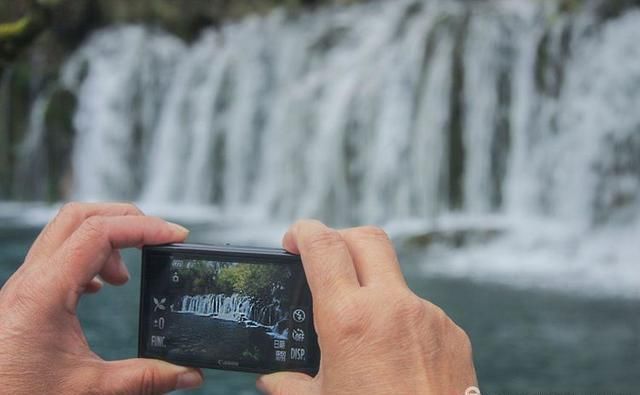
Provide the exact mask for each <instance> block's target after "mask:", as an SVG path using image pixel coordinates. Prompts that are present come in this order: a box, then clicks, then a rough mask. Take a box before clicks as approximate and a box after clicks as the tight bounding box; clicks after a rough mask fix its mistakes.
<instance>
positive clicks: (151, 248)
mask: <svg viewBox="0 0 640 395" xmlns="http://www.w3.org/2000/svg"><path fill="white" fill-rule="evenodd" d="M142 250H143V252H174V253H187V254H224V255H246V256H263V257H277V258H284V259H287V260H289V259H295V260H300V256H298V255H294V254H291V253H289V252H287V251H286V250H284V249H281V248H272V247H252V246H236V245H231V244H225V245H216V244H201V243H172V244H161V245H145V246H143V247H142Z"/></svg>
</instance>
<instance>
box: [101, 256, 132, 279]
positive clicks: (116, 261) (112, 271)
mask: <svg viewBox="0 0 640 395" xmlns="http://www.w3.org/2000/svg"><path fill="white" fill-rule="evenodd" d="M100 277H102V278H103V279H104V281H106V282H108V283H109V284H113V285H122V284H124V283H126V282H127V281H129V278H130V277H131V276H130V275H129V270H128V269H127V266H126V265H125V264H124V261H123V260H122V256H121V255H120V251H118V250H114V251H112V252H111V255H110V256H109V258H108V259H107V262H106V263H105V264H104V266H103V267H102V270H101V271H100Z"/></svg>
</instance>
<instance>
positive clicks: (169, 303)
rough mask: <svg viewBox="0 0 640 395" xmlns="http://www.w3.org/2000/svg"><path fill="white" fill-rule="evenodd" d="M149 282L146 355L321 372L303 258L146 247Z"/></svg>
mask: <svg viewBox="0 0 640 395" xmlns="http://www.w3.org/2000/svg"><path fill="white" fill-rule="evenodd" d="M141 277H142V280H141V289H140V321H139V327H138V356H139V357H141V358H155V359H161V360H165V361H168V362H172V363H176V364H179V365H185V366H194V367H202V368H212V369H225V370H236V371H244V372H255V373H271V372H276V371H283V370H286V371H297V372H303V373H308V374H312V375H314V374H316V373H317V371H318V367H319V363H320V349H319V346H318V339H317V335H316V332H315V329H314V325H313V306H312V299H311V292H310V290H309V286H308V284H307V281H306V277H305V275H304V270H303V267H302V261H301V260H300V257H299V256H297V255H293V254H289V253H288V252H286V251H284V250H280V249H272V248H254V247H235V246H230V245H226V246H213V245H202V244H169V245H161V246H145V247H144V248H143V249H142V276H141Z"/></svg>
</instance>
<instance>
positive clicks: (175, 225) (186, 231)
mask: <svg viewBox="0 0 640 395" xmlns="http://www.w3.org/2000/svg"><path fill="white" fill-rule="evenodd" d="M167 223H168V224H169V225H171V226H172V227H173V228H174V229H175V230H177V231H178V232H180V233H189V229H187V228H185V227H184V226H182V225H178V224H174V223H173V222H167Z"/></svg>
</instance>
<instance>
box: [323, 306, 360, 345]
mask: <svg viewBox="0 0 640 395" xmlns="http://www.w3.org/2000/svg"><path fill="white" fill-rule="evenodd" d="M333 315H334V320H332V322H331V323H328V325H330V326H331V327H332V330H333V331H334V332H337V333H338V334H339V335H340V336H341V337H343V338H351V337H360V336H361V335H362V334H363V333H364V332H365V331H366V328H367V325H368V323H369V317H368V314H367V311H366V309H363V308H362V306H360V305H359V304H357V303H355V302H353V301H350V302H346V303H342V304H341V305H340V306H339V307H338V308H337V309H336V311H335V312H334V314H333Z"/></svg>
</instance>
